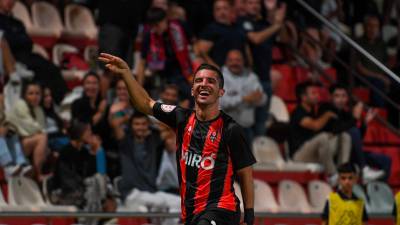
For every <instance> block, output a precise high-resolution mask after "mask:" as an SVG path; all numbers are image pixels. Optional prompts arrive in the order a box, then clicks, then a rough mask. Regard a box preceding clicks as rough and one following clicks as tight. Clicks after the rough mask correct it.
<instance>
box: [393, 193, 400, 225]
mask: <svg viewBox="0 0 400 225" xmlns="http://www.w3.org/2000/svg"><path fill="white" fill-rule="evenodd" d="M394 199H395V204H396V210H397V212H396V214H397V218H396V225H400V192H398V193H397V194H396V197H395V198H394Z"/></svg>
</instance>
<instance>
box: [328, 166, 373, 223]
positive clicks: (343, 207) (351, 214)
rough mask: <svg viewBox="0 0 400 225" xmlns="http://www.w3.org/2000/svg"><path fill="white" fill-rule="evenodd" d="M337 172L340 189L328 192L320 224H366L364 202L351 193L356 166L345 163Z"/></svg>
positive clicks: (355, 180)
mask: <svg viewBox="0 0 400 225" xmlns="http://www.w3.org/2000/svg"><path fill="white" fill-rule="evenodd" d="M338 172H339V187H340V189H339V190H338V191H337V192H332V193H330V194H329V197H328V200H327V201H326V203H325V207H324V211H323V212H322V216H321V217H322V221H323V222H322V224H324V225H328V224H340V223H344V224H348V223H350V224H366V221H368V212H367V210H366V208H365V204H366V203H365V201H364V200H362V199H360V197H359V196H356V195H355V194H354V193H353V186H354V185H355V184H357V172H356V168H355V167H354V166H353V165H351V164H350V163H345V164H342V165H341V166H340V167H339V168H338ZM344 221H346V222H344Z"/></svg>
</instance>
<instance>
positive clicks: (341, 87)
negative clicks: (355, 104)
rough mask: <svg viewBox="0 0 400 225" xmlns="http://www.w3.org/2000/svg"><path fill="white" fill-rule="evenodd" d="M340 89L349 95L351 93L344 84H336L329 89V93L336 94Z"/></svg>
mask: <svg viewBox="0 0 400 225" xmlns="http://www.w3.org/2000/svg"><path fill="white" fill-rule="evenodd" d="M338 89H342V90H345V91H346V92H347V93H349V89H348V88H347V86H345V85H344V84H340V83H336V84H333V85H331V86H330V87H329V93H330V94H333V92H335V91H336V90H338Z"/></svg>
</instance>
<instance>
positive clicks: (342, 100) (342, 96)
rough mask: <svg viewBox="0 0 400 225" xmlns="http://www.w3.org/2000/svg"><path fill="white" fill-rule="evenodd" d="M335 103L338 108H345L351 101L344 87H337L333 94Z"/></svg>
mask: <svg viewBox="0 0 400 225" xmlns="http://www.w3.org/2000/svg"><path fill="white" fill-rule="evenodd" d="M332 101H333V105H334V106H335V107H336V108H338V109H344V108H346V106H347V103H348V101H349V96H348V95H347V92H346V90H344V89H336V90H335V91H334V92H333V95H332Z"/></svg>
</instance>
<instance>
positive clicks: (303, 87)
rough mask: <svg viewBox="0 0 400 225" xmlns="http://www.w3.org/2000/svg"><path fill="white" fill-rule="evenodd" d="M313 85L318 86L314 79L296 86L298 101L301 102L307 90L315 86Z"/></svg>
mask: <svg viewBox="0 0 400 225" xmlns="http://www.w3.org/2000/svg"><path fill="white" fill-rule="evenodd" d="M313 86H317V85H316V84H315V83H313V82H312V81H305V82H303V83H299V84H298V85H297V86H296V99H297V102H298V103H300V102H301V97H302V96H303V95H304V94H305V93H306V92H307V88H309V87H313Z"/></svg>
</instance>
